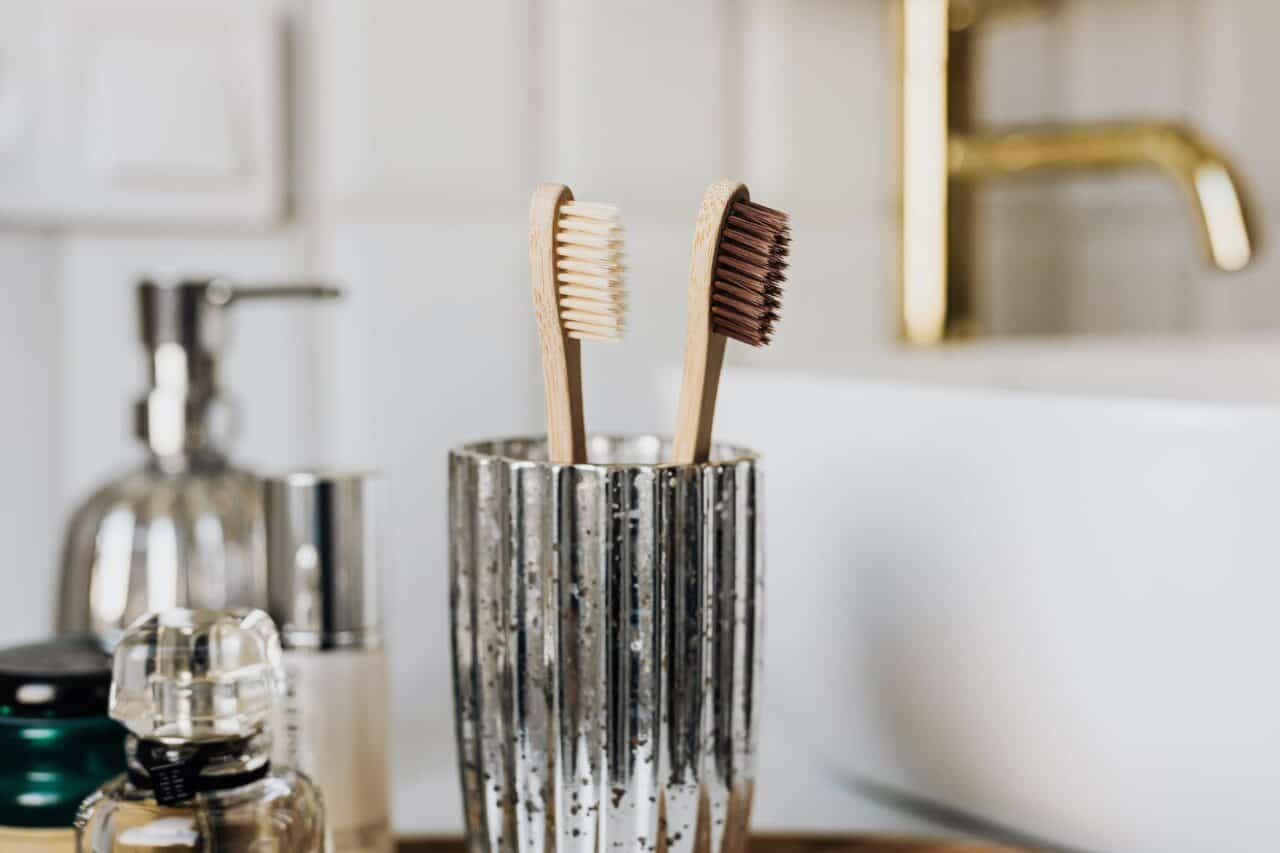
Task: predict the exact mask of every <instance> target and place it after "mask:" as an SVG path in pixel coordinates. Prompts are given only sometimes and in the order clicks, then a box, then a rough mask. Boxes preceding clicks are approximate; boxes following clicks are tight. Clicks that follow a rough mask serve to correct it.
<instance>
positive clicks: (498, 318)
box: [328, 223, 543, 832]
mask: <svg viewBox="0 0 1280 853" xmlns="http://www.w3.org/2000/svg"><path fill="white" fill-rule="evenodd" d="M524 235H525V228H524V224H523V223H520V224H518V225H512V226H464V225H459V226H454V227H439V226H433V225H429V224H398V225H374V224H370V225H343V226H338V227H337V228H335V230H333V231H332V232H330V234H329V238H328V242H329V243H330V245H331V247H332V248H331V255H330V259H329V261H328V263H329V265H330V267H329V268H330V271H331V272H332V273H333V274H334V275H335V276H336V277H338V278H340V279H342V280H343V281H345V282H347V283H348V285H349V286H350V287H352V288H353V290H354V291H355V292H356V293H357V294H358V295H357V299H358V300H359V301H360V302H361V303H362V305H363V306H364V307H363V310H364V311H365V312H366V315H365V322H367V326H365V328H364V329H363V330H362V329H361V328H359V324H358V323H357V324H356V325H353V326H352V327H351V328H350V329H349V330H348V333H349V337H348V339H347V341H346V346H347V347H348V352H350V353H353V354H354V353H356V352H357V351H358V350H360V349H362V348H363V349H365V354H364V356H363V357H364V358H366V359H367V363H368V368H369V372H368V375H367V376H366V377H365V381H366V382H367V383H368V387H367V388H366V389H363V391H357V392H356V394H355V395H354V398H352V399H350V402H349V403H347V404H344V405H343V406H342V407H341V408H342V415H340V417H343V418H346V419H349V420H352V421H361V422H363V423H364V424H365V426H364V427H363V430H367V441H368V445H367V446H368V448H369V453H370V455H369V457H368V458H366V459H364V460H363V462H364V464H366V465H370V466H373V467H377V468H379V469H381V470H383V471H385V472H386V474H387V480H388V490H389V503H390V509H389V511H388V517H387V519H386V524H385V525H384V530H385V537H386V544H387V547H386V549H385V551H384V554H385V555H386V561H387V565H386V566H385V568H386V571H387V573H388V584H387V586H388V589H387V591H386V604H387V623H388V625H389V626H390V637H389V649H390V655H391V674H392V696H393V703H392V713H393V721H392V724H393V727H394V729H395V731H396V732H397V733H398V737H397V740H396V742H398V743H405V744H410V745H411V746H410V747H409V748H406V749H402V750H398V751H397V753H396V755H395V768H394V769H395V778H396V785H395V792H396V801H395V802H396V813H395V820H396V826H397V827H398V828H399V829H400V831H402V832H425V831H436V832H442V831H454V830H455V829H456V828H457V827H460V826H461V810H460V805H459V800H458V796H459V795H458V776H457V771H456V753H455V750H454V746H453V705H452V687H451V685H452V681H451V673H450V663H449V661H450V657H449V654H450V652H449V629H448V624H449V620H448V612H449V598H448V563H447V556H448V555H447V549H446V533H447V527H446V495H447V468H446V452H447V450H448V448H450V447H452V446H454V445H456V444H459V443H461V442H463V441H466V440H478V439H481V438H485V437H493V436H496V435H502V434H524V433H534V432H540V431H542V429H543V427H542V399H541V379H540V377H541V373H540V369H539V367H538V364H537V352H538V349H537V343H536V342H535V339H534V323H533V314H532V309H531V307H530V297H529V290H528V284H527V271H526V264H527V255H526V252H525V248H524V244H523V241H524ZM362 338H363V345H362V344H361V339H362ZM344 393H345V391H344ZM361 431H362V429H361V428H360V427H359V426H356V425H350V426H348V427H347V428H345V433H344V434H346V435H348V436H354V437H355V438H353V439H351V440H352V441H353V443H354V444H353V446H352V447H349V448H344V449H343V450H344V451H345V452H347V453H349V454H354V453H355V452H357V451H358V450H359V448H358V447H356V446H355V445H358V444H359V443H360V442H361V441H362V440H365V439H363V438H361V437H360V433H361Z"/></svg>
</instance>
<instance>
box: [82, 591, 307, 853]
mask: <svg viewBox="0 0 1280 853" xmlns="http://www.w3.org/2000/svg"><path fill="white" fill-rule="evenodd" d="M283 685H284V670H283V662H282V656H281V650H280V637H279V634H278V633H277V632H276V628H275V625H274V624H273V623H272V621H271V619H270V618H269V617H268V616H267V615H266V614H265V613H263V612H262V611H259V610H224V611H218V610H169V611H165V612H163V613H160V614H154V615H151V616H147V617H145V618H143V619H142V620H140V621H139V622H137V623H135V624H134V625H133V626H132V627H131V628H130V629H129V630H128V631H127V632H126V633H125V635H124V637H123V638H122V639H121V641H120V644H119V645H118V647H117V648H116V652H115V664H114V668H113V672H112V684H111V716H112V717H114V718H115V719H116V720H118V721H120V722H121V723H123V724H124V725H125V726H126V727H127V728H128V729H129V731H130V735H129V737H128V739H127V745H126V748H125V752H126V758H127V760H128V768H129V769H128V772H126V773H125V774H123V775H122V776H119V777H117V778H116V779H114V780H112V781H111V782H108V783H107V784H105V785H103V786H102V787H101V788H99V789H98V791H97V792H95V793H94V794H92V795H91V796H90V797H89V798H88V799H87V800H85V801H84V803H83V805H81V807H80V812H79V814H78V816H77V818H76V844H77V847H76V849H77V850H78V851H79V853H159V851H177V850H182V851H189V853H244V852H245V851H255V853H256V851H262V853H322V851H323V850H324V818H323V810H322V807H321V802H320V794H319V791H318V790H317V789H316V787H315V786H314V785H313V784H312V783H311V781H310V780H309V779H307V777H305V776H303V775H301V774H299V773H297V772H295V771H293V770H292V769H290V768H283V769H282V768H278V767H273V766H272V764H271V753H272V736H273V732H272V729H271V724H272V722H273V721H274V720H275V719H277V716H278V708H279V702H280V698H281V694H282V690H283Z"/></svg>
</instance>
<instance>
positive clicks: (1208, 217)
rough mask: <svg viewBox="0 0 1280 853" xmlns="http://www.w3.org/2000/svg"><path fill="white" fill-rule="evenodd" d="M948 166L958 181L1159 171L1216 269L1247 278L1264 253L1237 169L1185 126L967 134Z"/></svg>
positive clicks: (953, 145)
mask: <svg viewBox="0 0 1280 853" xmlns="http://www.w3.org/2000/svg"><path fill="white" fill-rule="evenodd" d="M948 159H949V161H950V173H951V177H953V178H992V177H1000V176H1004V175H1017V174H1023V173H1026V172H1032V171H1046V170H1057V171H1068V170H1070V171H1079V170H1081V169H1117V168H1129V167H1149V168H1155V169H1157V170H1159V171H1161V172H1163V173H1165V174H1166V175H1168V176H1169V177H1171V178H1172V179H1173V180H1174V182H1175V183H1177V184H1178V186H1180V187H1181V188H1182V189H1183V191H1184V192H1185V193H1186V194H1187V197H1188V198H1189V199H1190V201H1191V204H1192V206H1193V207H1194V208H1195V210H1196V214H1197V217H1198V219H1199V223H1200V231H1201V238H1202V239H1201V242H1202V243H1203V245H1204V249H1205V253H1206V255H1207V256H1208V258H1209V260H1210V262H1211V263H1212V264H1213V265H1214V266H1216V267H1218V268H1219V269H1221V270H1225V271H1228V272H1234V271H1236V270H1241V269H1244V267H1245V266H1247V265H1248V264H1249V261H1250V260H1252V258H1253V256H1254V254H1256V252H1257V243H1256V240H1255V236H1254V235H1256V233H1257V229H1256V228H1255V226H1254V223H1253V222H1252V218H1251V215H1250V213H1249V208H1248V205H1247V204H1246V202H1245V198H1244V191H1243V189H1242V188H1241V182H1240V181H1239V180H1238V179H1237V177H1236V175H1235V172H1234V170H1233V169H1232V167H1231V164H1230V163H1228V161H1227V159H1226V158H1225V157H1223V156H1222V155H1221V154H1220V153H1219V152H1218V151H1217V150H1216V149H1215V148H1214V147H1213V146H1212V145H1211V144H1210V143H1209V142H1208V141H1207V140H1205V139H1204V138H1203V137H1201V136H1200V135H1199V134H1198V133H1196V132H1195V131H1193V130H1192V129H1191V128H1189V127H1186V126H1184V125H1181V124H1177V123H1160V122H1124V123H1105V124H1086V125H1072V126H1064V127H1053V126H1041V127H1028V128H1007V129H1004V130H995V131H985V132H982V133H970V134H960V135H956V136H952V138H951V140H950V142H949V147H948Z"/></svg>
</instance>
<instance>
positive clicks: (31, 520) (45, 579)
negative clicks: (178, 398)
mask: <svg viewBox="0 0 1280 853" xmlns="http://www.w3.org/2000/svg"><path fill="white" fill-rule="evenodd" d="M56 277H57V252H56V241H55V240H53V239H51V238H49V237H46V236H42V235H15V234H5V233H2V232H0V302H2V303H3V305H4V310H3V311H0V484H2V486H0V488H3V493H2V494H0V541H2V542H4V543H5V556H4V559H3V560H0V588H2V589H4V590H6V592H5V594H4V595H0V646H5V645H8V644H10V643H13V642H18V641H24V640H31V639H39V638H40V637H42V636H43V635H45V634H46V633H47V632H48V630H49V627H50V626H51V625H52V623H53V606H54V605H53V602H54V590H55V589H56V583H57V581H56V578H57V575H56V573H55V566H56V565H57V559H58V554H57V542H58V535H59V534H58V498H59V493H58V485H59V480H60V478H61V474H62V462H63V460H62V455H61V453H60V452H59V451H60V449H61V448H60V444H61V441H60V439H61V435H62V432H63V426H64V424H65V420H64V418H63V417H62V414H63V410H62V408H61V401H60V400H59V398H58V385H57V378H58V360H59V350H58V338H57V331H58V294H57V290H56V289H55V287H54V283H55V280H56Z"/></svg>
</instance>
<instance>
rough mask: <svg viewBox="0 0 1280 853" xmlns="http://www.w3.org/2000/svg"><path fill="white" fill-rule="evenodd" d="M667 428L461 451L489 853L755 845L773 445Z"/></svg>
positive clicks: (457, 546)
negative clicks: (703, 440) (766, 483)
mask: <svg viewBox="0 0 1280 853" xmlns="http://www.w3.org/2000/svg"><path fill="white" fill-rule="evenodd" d="M669 454H670V443H669V442H668V441H666V440H663V439H660V438H658V437H655V436H640V437H610V436H594V437H592V438H591V439H590V441H589V452H588V457H589V458H590V459H591V464H587V465H553V464H549V463H548V462H546V461H545V459H546V444H545V442H544V441H542V440H540V439H508V440H499V441H492V442H482V443H478V444H472V445H468V446H466V447H463V448H460V449H458V450H455V451H454V452H453V453H451V454H450V462H449V524H450V585H451V590H450V592H451V608H452V617H453V623H452V628H453V652H454V658H453V660H454V691H455V695H454V703H455V712H456V719H457V737H458V750H459V753H460V762H461V768H462V792H463V799H464V803H465V808H466V821H467V837H468V845H469V849H470V851H471V853H500V851H520V853H551V851H557V853H570V851H572V853H607V851H620V853H632V852H633V851H654V853H660V851H669V853H678V852H679V853H685V851H698V853H705V852H706V851H716V853H741V851H743V850H745V848H746V841H747V823H748V819H749V816H750V811H751V800H752V791H753V787H754V778H753V764H754V755H755V732H756V719H755V713H756V708H757V702H756V692H757V690H758V684H759V673H760V647H761V646H760V643H761V638H760V627H761V607H760V604H761V600H762V593H763V586H762V584H763V547H762V542H761V517H760V511H759V495H760V476H761V475H760V470H759V464H758V459H757V457H756V455H755V454H754V453H752V452H751V451H748V450H743V449H740V448H736V447H716V448H714V450H713V453H712V460H713V461H712V462H710V463H708V464H704V465H670V464H662V463H661V462H660V460H662V459H665V458H669Z"/></svg>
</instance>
